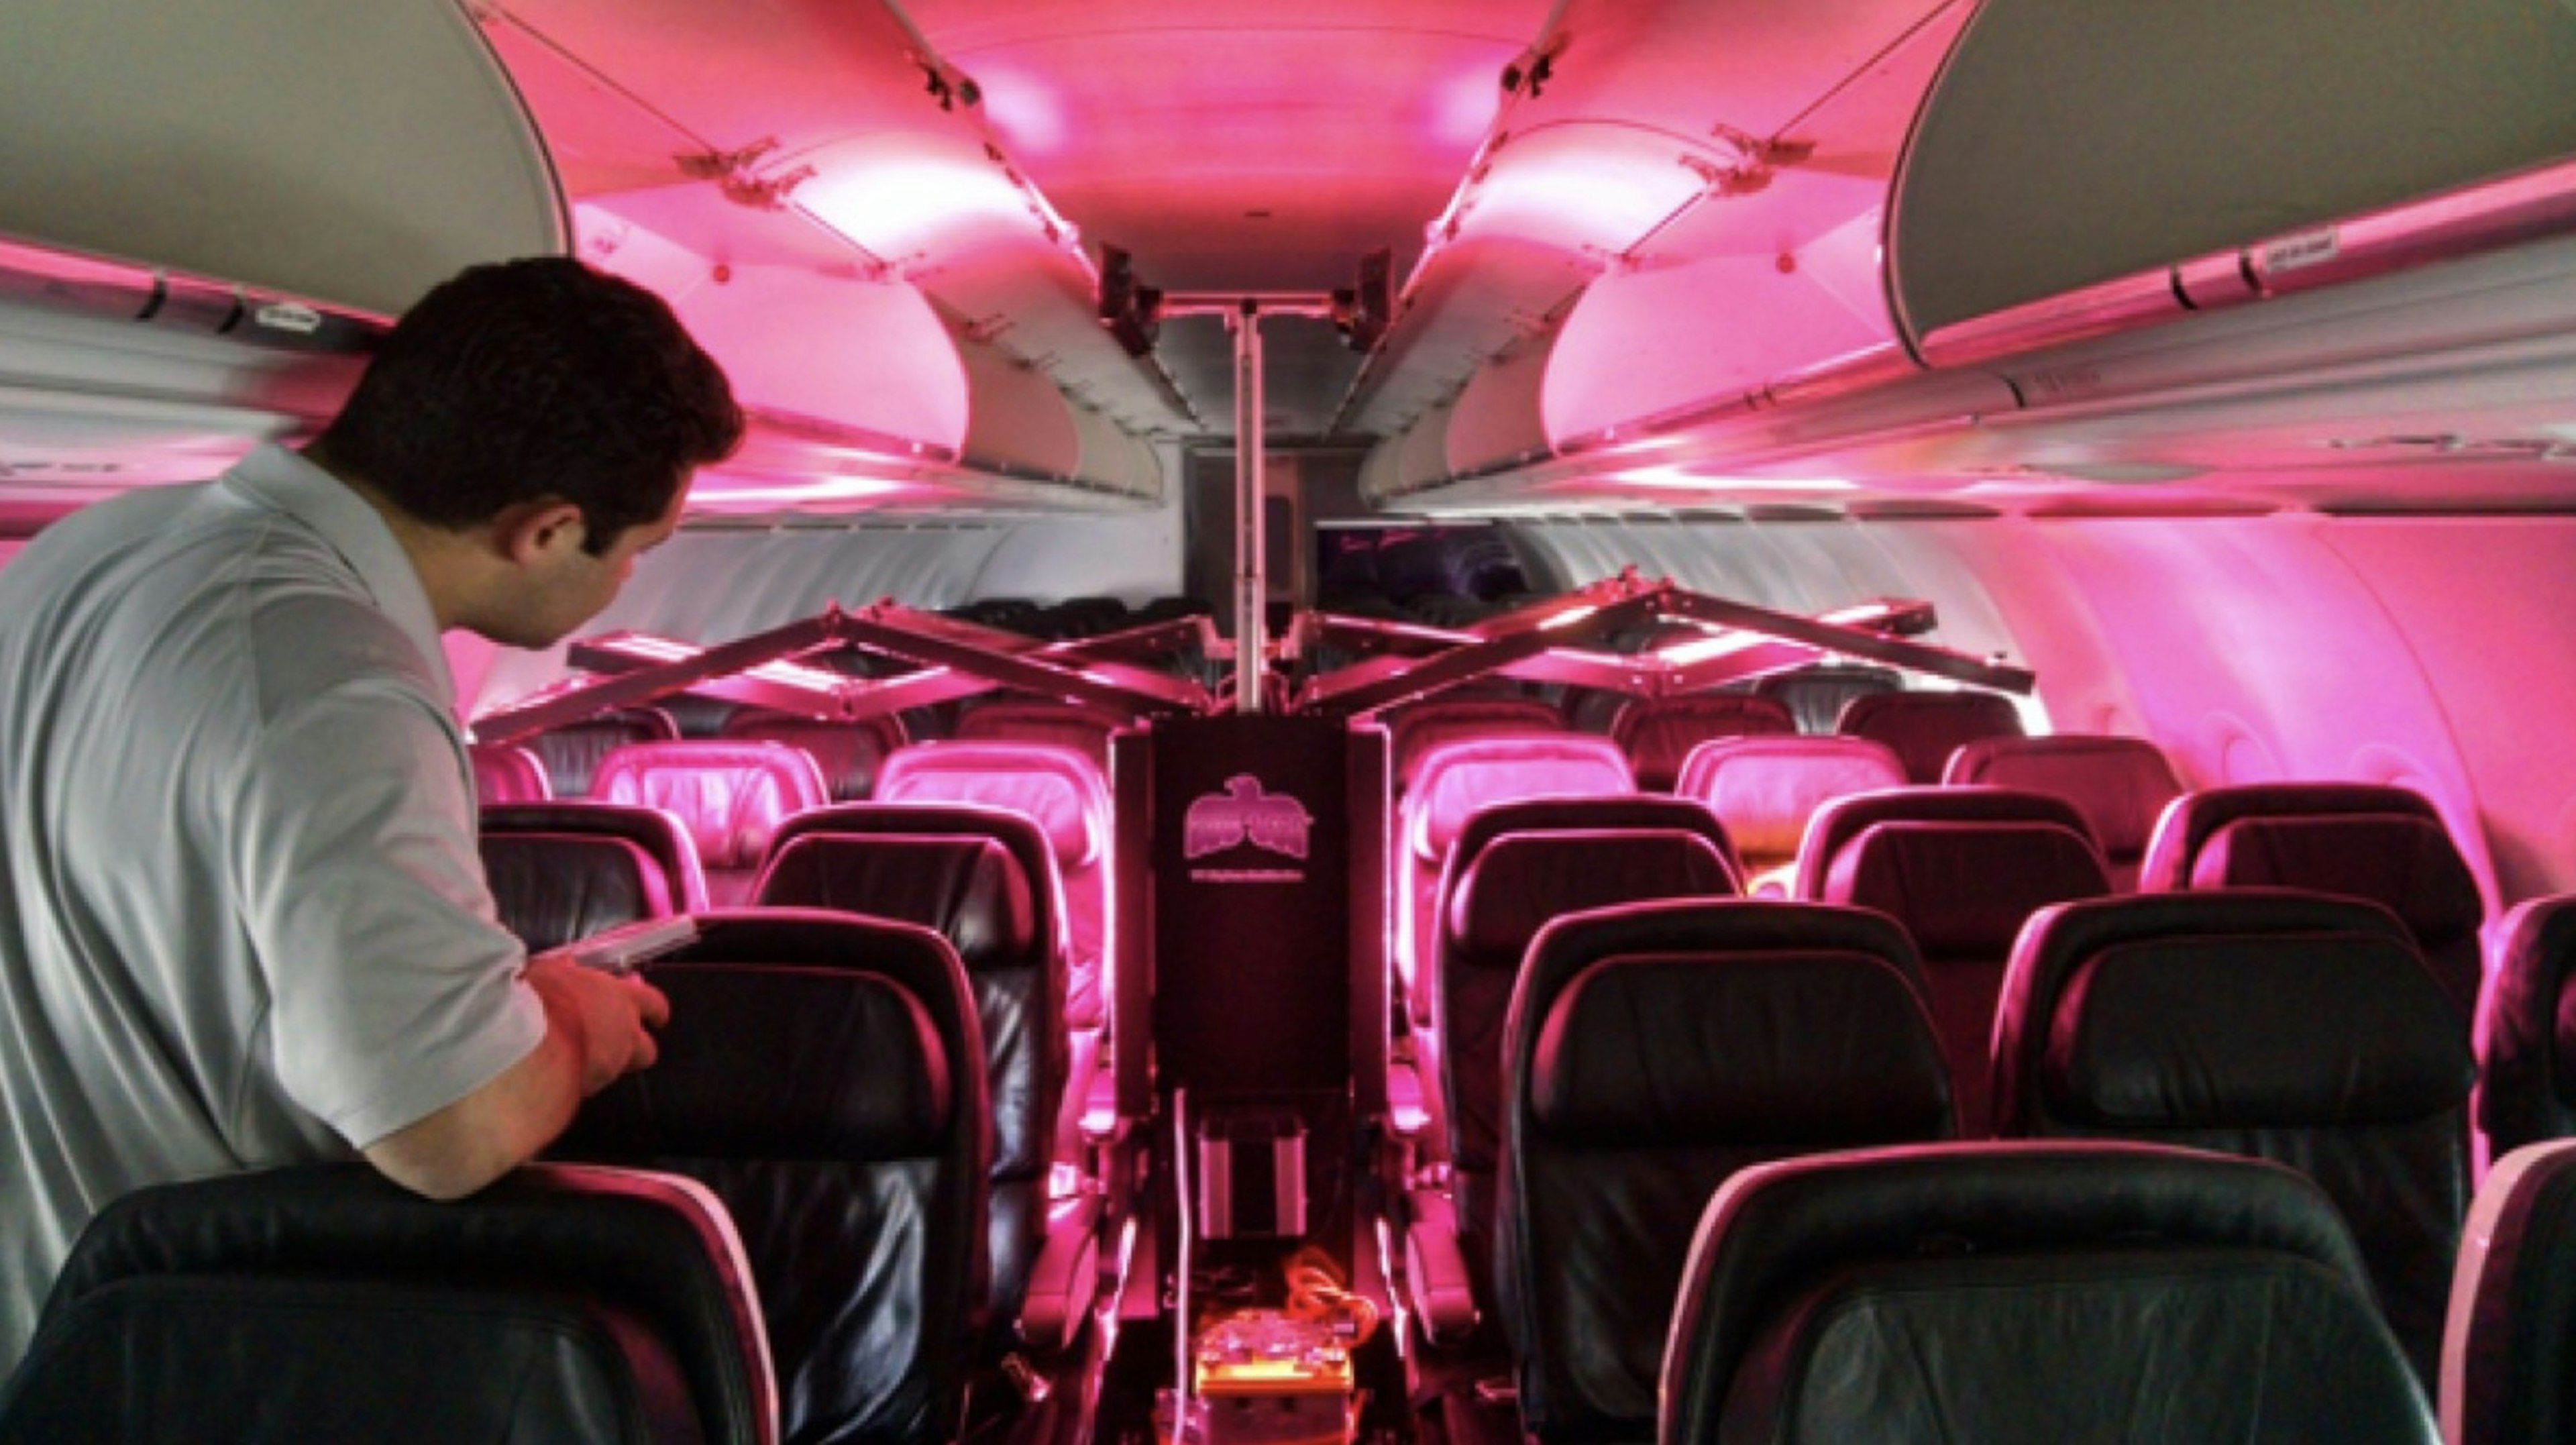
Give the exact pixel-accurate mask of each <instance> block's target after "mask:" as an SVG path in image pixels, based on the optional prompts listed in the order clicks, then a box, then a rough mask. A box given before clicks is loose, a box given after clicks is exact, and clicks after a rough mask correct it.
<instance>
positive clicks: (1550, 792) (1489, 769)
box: [1395, 731, 1637, 1024]
mask: <svg viewBox="0 0 2576 1445" xmlns="http://www.w3.org/2000/svg"><path fill="white" fill-rule="evenodd" d="M1636 790H1637V788H1636V782H1635V780H1634V779H1633V778H1632V777H1631V776H1630V775H1629V772H1628V758H1627V755H1626V754H1624V753H1622V752H1620V751H1619V745H1618V744H1617V743H1614V742H1612V741H1610V740H1609V739H1608V738H1596V737H1583V736H1578V735H1575V734H1572V733H1567V732H1562V731H1556V732H1547V733H1537V732H1531V733H1515V734H1502V735H1497V736H1491V737H1473V738H1460V739H1456V740H1454V741H1451V742H1445V743H1441V744H1439V745H1438V746H1436V747H1434V748H1432V749H1431V751H1430V752H1429V753H1427V754H1425V755H1424V756H1423V758H1422V760H1421V764H1420V766H1419V767H1418V768H1417V769H1416V770H1415V773H1414V780H1413V788H1412V791H1410V792H1408V793H1406V794H1405V795H1404V800H1403V802H1402V803H1401V804H1400V805H1399V806H1398V808H1397V813H1396V827H1397V829H1398V832H1399V838H1400V841H1399V842H1398V843H1397V848H1398V849H1399V856H1400V857H1401V859H1402V860H1403V861H1402V862H1401V864H1400V865H1399V867H1400V869H1401V874H1400V877H1399V879H1398V881H1397V883H1396V935H1395V937H1396V944H1395V968H1396V978H1397V980H1398V981H1399V982H1400V984H1401V985H1402V991H1403V995H1404V1000H1405V1007H1406V1008H1407V1009H1408V1010H1409V1011H1410V1017H1411V1018H1412V1020H1413V1022H1415V1023H1417V1024H1428V1023H1429V1022H1430V1021H1431V956H1432V952H1433V950H1434V949H1435V948H1437V947H1438V946H1439V933H1440V907H1439V905H1440V892H1439V890H1440V875H1441V870H1442V869H1443V868H1444V867H1445V866H1446V865H1447V863H1448V861H1449V848H1450V845H1451V844H1452V843H1454V842H1456V841H1457V839H1458V836H1459V834H1460V833H1462V832H1464V831H1465V829H1466V826H1467V820H1468V819H1469V818H1470V817H1473V816H1474V815H1475V813H1476V812H1477V811H1478V810H1479V809H1483V808H1488V807H1492V806H1493V805H1495V804H1497V803H1509V802H1517V801H1519V800H1521V799H1524V798H1600V797H1619V796H1625V795H1628V794H1632V793H1634V792H1636Z"/></svg>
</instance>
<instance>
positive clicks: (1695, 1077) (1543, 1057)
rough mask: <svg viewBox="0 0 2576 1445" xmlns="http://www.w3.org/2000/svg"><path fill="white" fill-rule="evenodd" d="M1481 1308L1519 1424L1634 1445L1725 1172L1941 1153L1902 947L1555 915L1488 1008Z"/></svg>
mask: <svg viewBox="0 0 2576 1445" xmlns="http://www.w3.org/2000/svg"><path fill="white" fill-rule="evenodd" d="M1505 1048H1506V1050H1507V1052H1506V1053H1505V1056H1504V1057H1505V1060H1506V1064H1505V1084H1506V1092H1505V1099H1506V1105H1505V1115H1504V1137H1503V1149H1502V1156H1501V1162H1500V1169H1499V1179H1498V1187H1497V1193H1498V1195H1499V1210H1498V1217H1497V1222H1496V1235H1497V1240H1496V1266H1497V1274H1496V1293H1497V1295H1498V1297H1499V1302H1500V1305H1501V1313H1502V1317H1503V1324H1504V1329H1505V1333H1506V1334H1507V1335H1508V1336H1509V1338H1510V1340H1511V1344H1512V1350H1513V1354H1514V1356H1515V1359H1516V1362H1517V1368H1518V1375H1519V1381H1520V1404H1521V1414H1522V1419H1523V1422H1524V1423H1525V1425H1526V1426H1527V1427H1528V1428H1529V1429H1530V1430H1531V1431H1533V1432H1535V1433H1536V1434H1537V1435H1538V1436H1539V1437H1540V1438H1542V1439H1545V1440H1596V1439H1635V1438H1642V1437H1643V1436H1645V1435H1646V1434H1649V1433H1651V1432H1652V1429H1653V1422H1654V1418H1655V1387H1656V1371H1657V1368H1658V1366H1659V1364H1660V1361H1661V1359H1662V1355H1663V1346H1664V1335H1665V1326H1666V1324H1667V1322H1668V1320H1669V1318H1670V1316H1671V1312H1672V1304H1673V1300H1674V1297H1675V1295H1676V1294H1677V1292H1678V1290H1679V1288H1680V1284H1681V1277H1682V1265H1683V1260H1684V1256H1685V1255H1686V1253H1687V1252H1688V1249H1689V1245H1690V1237H1691V1231H1692V1228H1693V1226H1694V1225H1695V1224H1696V1223H1697V1221H1698V1219H1699V1215H1700V1211H1701V1209H1702V1207H1703V1206H1704V1205H1705V1204H1706V1203H1707V1200H1708V1196H1709V1194H1710V1193H1711V1192H1712V1191H1714V1190H1715V1189H1716V1188H1717V1186H1718V1185H1720V1184H1721V1183H1723V1182H1724V1181H1725V1180H1726V1178H1727V1177H1728V1176H1729V1175H1731V1174H1733V1173H1734V1172H1735V1171H1736V1170H1738V1169H1741V1168H1743V1167H1744V1166H1746V1165H1748V1164H1753V1163H1758V1162H1760V1161H1763V1160H1766V1159H1777V1158H1781V1157H1784V1156H1788V1155H1793V1154H1799V1153H1806V1152H1812V1151H1816V1150H1823V1149H1838V1148H1850V1147H1855V1146H1859V1145H1866V1144H1877V1143H1889V1142H1898V1141H1915V1140H1930V1139H1941V1138H1947V1137H1949V1136H1950V1135H1951V1133H1952V1127H1953V1126H1952V1116H1951V1110H1950V1093H1949V1078H1948V1073H1947V1071H1946V1070H1945V1068H1944V1067H1943V1064H1942V1059H1941V1051H1940V1046H1939V1044H1938V1043H1937V1042H1936V1041H1935V1039H1934V1037H1933V1033H1932V1024H1931V1020H1930V1018H1929V1017H1928V1015H1927V1013H1926V1010H1925V1008H1924V1004H1923V989H1922V981H1921V975H1920V970H1919V968H1918V967H1917V965H1916V963H1915V959H1914V951H1913V948H1912V946H1911V945H1910V944H1908V943H1907V942H1906V940H1905V936H1904V934H1903V932H1902V931H1901V930H1899V929H1898V928H1897V927H1896V925H1895V924H1893V923H1891V922H1889V921H1888V920H1887V919H1885V918H1883V917H1880V916H1879V915H1877V914H1873V913H1864V912H1861V911H1859V910H1856V909H1840V908H1827V907H1823V906H1820V905H1813V904H1794V903H1753V902H1744V901H1725V902H1688V903H1644V904H1630V905H1625V906H1622V907H1617V908H1609V909H1601V910H1596V911H1593V912H1589V913H1578V914H1573V915H1570V916H1567V917H1562V918H1559V919H1557V920H1556V921H1555V922H1553V923H1551V924H1550V925H1548V927H1547V928H1546V929H1545V930H1544V931H1542V932H1541V933H1540V934H1539V936H1538V939H1537V941H1536V942H1535V943H1534V944H1533V945H1532V946H1531V949H1530V953H1529V958H1528V960H1527V962H1526V963H1525V965H1524V968H1523V972H1522V977H1521V982H1520V990H1519V992H1518V994H1517V995H1516V996H1515V997H1514V999H1513V1002H1512V1008H1511V1014H1510V1023H1509V1028H1508V1034H1507V1039H1506V1044H1505Z"/></svg>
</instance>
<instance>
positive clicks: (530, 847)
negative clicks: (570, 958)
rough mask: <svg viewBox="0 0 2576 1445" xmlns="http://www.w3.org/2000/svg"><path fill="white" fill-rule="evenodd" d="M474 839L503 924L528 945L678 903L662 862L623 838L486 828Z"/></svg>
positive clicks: (555, 943) (660, 912) (559, 940)
mask: <svg viewBox="0 0 2576 1445" xmlns="http://www.w3.org/2000/svg"><path fill="white" fill-rule="evenodd" d="M479 842H480V845H481V850H482V854H483V874H484V877H485V879H486V880H487V881H488V882H489V883H490V885H491V888H492V898H493V901H494V902H495V903H496V904H498V905H499V907H500V910H501V924H502V926H503V927H505V928H507V929H509V930H510V931H511V932H512V933H515V934H517V935H519V939H520V941H521V942H523V943H525V944H527V946H528V951H529V952H530V953H542V952H544V951H545V950H547V949H550V948H555V947H559V946H561V945H563V944H566V943H570V942H572V941H573V940H574V939H576V938H583V937H586V936H588V935H590V934H593V933H597V932H600V931H601V930H603V929H608V928H614V927H616V926H617V925H619V924H621V923H633V922H635V921H636V920H638V919H644V918H668V917H669V916H671V914H672V913H674V912H675V911H677V910H676V909H675V908H674V907H673V906H672V901H671V891H670V888H669V885H668V883H667V881H666V878H665V875H664V874H663V871H662V865H661V864H660V863H659V862H657V861H656V860H655V859H654V858H653V856H652V855H651V854H649V853H647V852H645V851H644V850H643V849H642V848H640V847H637V846H636V845H635V844H634V843H633V842H631V841H629V840H627V839H625V838H619V837H612V836H609V835H607V834H600V833H587V834H585V833H486V834H484V835H483V836H482V838H481V839H480V840H479Z"/></svg>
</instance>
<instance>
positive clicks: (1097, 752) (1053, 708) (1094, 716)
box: [954, 698, 1128, 768]
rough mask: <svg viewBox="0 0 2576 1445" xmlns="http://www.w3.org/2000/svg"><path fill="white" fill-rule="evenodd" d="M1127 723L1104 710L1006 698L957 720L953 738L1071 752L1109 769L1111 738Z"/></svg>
mask: <svg viewBox="0 0 2576 1445" xmlns="http://www.w3.org/2000/svg"><path fill="white" fill-rule="evenodd" d="M1127 725H1128V721H1127V719H1126V718H1123V717H1121V716H1119V715H1118V714H1116V713H1113V712H1108V711H1105V710H1103V709H1100V708H1089V707H1081V706H1078V705H1076V704H1073V703H1064V702H1045V701H1040V700H1037V699H1029V698H1002V699H998V700H996V701H993V702H986V703H979V704H977V705H976V706H974V707H971V708H969V709H967V711H966V713H965V715H964V716H962V717H960V718H958V719H957V731H956V733H955V734H954V736H955V737H957V738H958V739H959V740H960V741H964V742H1018V743H1048V744H1051V745H1053V746H1056V747H1060V748H1071V749H1073V750H1074V751H1075V752H1078V753H1080V754H1082V755H1083V756H1084V757H1086V758H1089V759H1091V762H1092V765H1093V766H1094V767H1099V768H1106V767H1108V766H1109V738H1110V735H1111V734H1113V733H1115V732H1117V731H1118V730H1119V729H1120V728H1123V727H1126V726H1127Z"/></svg>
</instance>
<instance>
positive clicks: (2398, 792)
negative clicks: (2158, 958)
mask: <svg viewBox="0 0 2576 1445" xmlns="http://www.w3.org/2000/svg"><path fill="white" fill-rule="evenodd" d="M2346 813H2381V814H2394V815H2396V816H2399V817H2419V818H2428V819H2431V820H2432V821H2433V822H2435V823H2440V822H2441V821H2442V814H2441V810H2440V809H2438V808H2436V807H2434V806H2433V802H2432V800H2431V799H2429V798H2427V797H2425V796H2424V795H2423V794H2421V793H2418V792H2416V791H2415V790H2414V789H2412V788H2401V787H2398V786H2396V785H2394V784H2390V783H2246V784H2242V785H2239V786H2235V787H2225V788H2202V789H2199V790H2197V791H2195V792H2189V793H2184V794H2182V795H2181V796H2179V797H2177V798H2175V799H2174V800H2173V801H2172V802H2171V803H2169V804H2167V805H2166V807H2165V811H2164V816H2162V817H2160V818H2158V819H2157V820H2156V830H2155V834H2154V836H2153V837H2151V838H2149V839H2148V840H2147V853H2146V858H2145V860H2144V861H2143V862H2142V863H2141V864H2140V865H2139V868H2138V888H2139V890H2140V891H2141V892H2148V893H2165V892H2172V891H2174V890H2177V889H2182V888H2187V887H2189V886H2190V885H2191V872H2192V866H2193V864H2194V863H2195V861H2196V860H2198V858H2199V857H2200V850H2201V846H2202V845H2203V844H2204V843H2206V842H2207V841H2208V840H2209V835H2210V834H2212V833H2215V832H2217V831H2218V830H2219V829H2220V828H2222V827H2224V826H2226V825H2227V824H2229V823H2232V822H2234V821H2235V820H2237V819H2239V818H2308V817H2325V816H2330V815H2336V814H2346Z"/></svg>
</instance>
